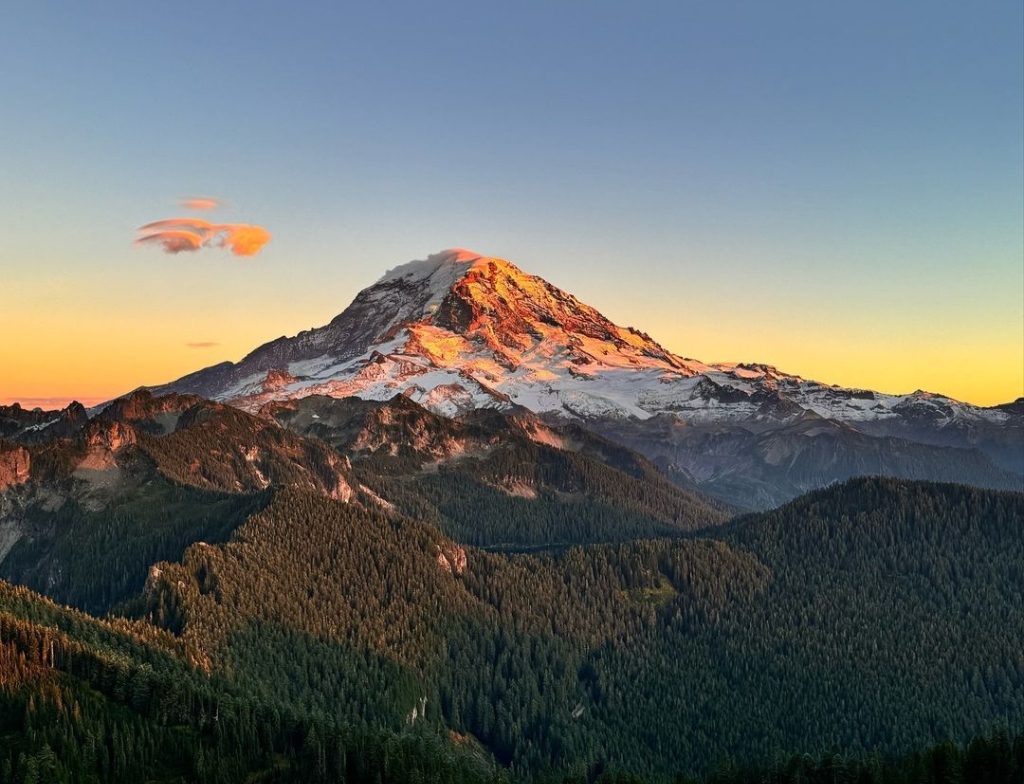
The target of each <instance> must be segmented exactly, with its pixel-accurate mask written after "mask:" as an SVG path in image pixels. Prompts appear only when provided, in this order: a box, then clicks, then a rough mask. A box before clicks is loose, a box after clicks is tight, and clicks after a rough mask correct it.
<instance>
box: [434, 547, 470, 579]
mask: <svg viewBox="0 0 1024 784" xmlns="http://www.w3.org/2000/svg"><path fill="white" fill-rule="evenodd" d="M437 565H438V566H440V567H441V568H442V569H444V570H445V571H446V572H453V573H455V574H462V573H463V572H465V571H466V551H465V550H463V549H462V548H461V547H456V546H454V545H452V546H449V547H444V548H442V547H441V546H440V545H438V547H437Z"/></svg>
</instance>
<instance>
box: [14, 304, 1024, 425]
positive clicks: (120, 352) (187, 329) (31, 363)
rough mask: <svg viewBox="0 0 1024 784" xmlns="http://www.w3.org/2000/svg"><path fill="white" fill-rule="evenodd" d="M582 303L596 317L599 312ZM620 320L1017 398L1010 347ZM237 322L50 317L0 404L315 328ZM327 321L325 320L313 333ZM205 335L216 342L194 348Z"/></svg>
mask: <svg viewBox="0 0 1024 784" xmlns="http://www.w3.org/2000/svg"><path fill="white" fill-rule="evenodd" d="M588 304H592V305H594V306H595V307H597V309H598V310H602V307H601V305H600V304H595V303H593V302H591V303H588ZM342 309H343V308H337V311H338V312H340V311H341V310H342ZM615 310H616V311H617V312H616V315H618V316H619V318H615V317H612V318H613V320H615V321H618V322H619V323H620V324H624V325H627V324H628V325H631V326H635V327H637V328H638V329H641V330H644V331H646V332H648V333H649V334H650V335H651V336H652V337H653V338H654V339H655V340H657V341H659V342H660V343H662V344H663V345H664V346H665V347H666V348H668V349H669V350H671V351H674V352H675V353H678V354H680V355H683V356H687V357H692V358H694V359H699V360H702V361H706V362H708V361H710V362H717V361H722V362H764V363H766V364H771V365H774V366H776V367H778V368H779V369H780V370H782V371H784V372H787V373H793V374H796V375H800V376H802V377H804V378H807V379H813V380H816V381H820V382H822V383H829V384H838V385H840V386H846V387H858V388H866V389H873V390H876V391H880V392H887V393H896V394H902V393H909V392H913V391H914V390H916V389H924V390H926V391H929V392H936V393H940V394H944V395H947V396H949V397H952V398H954V399H957V400H963V401H965V402H969V403H973V404H975V405H981V406H991V405H998V404H1001V403H1007V402H1011V401H1013V400H1015V399H1016V398H1018V397H1022V396H1024V356H1019V357H1017V361H1016V362H1015V361H1014V357H1015V355H1018V354H1020V353H1021V346H1020V344H1019V343H1016V342H1014V341H1013V340H1012V338H1008V339H1007V340H1006V341H1005V342H1002V343H1000V342H995V341H991V340H988V341H982V340H979V339H978V338H977V337H976V336H964V339H963V340H962V341H960V342H958V343H957V342H954V341H952V340H949V339H943V340H941V341H936V340H935V339H934V337H933V336H932V335H930V334H928V333H927V332H921V333H918V334H904V335H901V336H900V337H899V339H898V341H897V342H898V344H899V345H898V346H897V350H896V351H895V353H894V346H893V342H894V341H893V339H892V338H891V337H890V336H889V335H887V334H874V335H871V334H859V333H858V331H857V330H856V329H854V328H850V329H849V330H847V334H845V335H843V334H842V333H840V334H839V337H842V338H843V339H844V342H843V344H842V345H840V344H838V343H837V342H836V339H837V334H836V333H835V332H834V331H832V332H828V333H825V332H823V331H815V330H813V329H804V330H803V331H800V330H799V329H798V324H799V322H800V318H801V317H800V316H799V315H797V314H794V315H793V316H791V317H788V318H782V319H780V320H777V321H774V322H773V323H772V324H770V325H762V328H761V329H760V334H756V336H755V334H754V330H755V329H756V324H755V323H752V322H751V321H744V320H738V319H734V320H733V322H732V323H731V324H723V323H721V322H719V323H718V324H717V325H716V327H715V328H714V329H708V330H706V331H704V330H702V331H700V332H697V331H694V330H693V328H692V327H690V328H687V329H686V330H685V331H686V334H680V333H681V332H682V331H683V330H682V328H681V327H680V326H679V325H677V324H672V323H671V322H670V321H668V320H666V318H665V317H664V316H661V317H654V318H652V317H650V316H649V317H648V321H653V322H654V323H649V324H644V323H643V321H642V320H641V319H642V314H639V313H633V312H630V311H629V310H628V309H624V308H621V307H620V308H616V309H615ZM243 311H244V308H242V307H240V306H239V307H234V308H233V307H227V308H225V309H223V310H221V311H219V312H216V313H210V312H207V313H205V314H198V315H197V316H195V317H194V318H192V319H189V320H187V322H186V324H184V325H183V324H180V323H171V322H167V321H164V322H163V326H159V325H152V324H151V325H147V326H143V323H144V322H143V323H140V320H139V319H140V314H139V313H138V312H136V311H133V310H127V311H110V312H107V313H106V314H105V315H103V317H102V318H96V319H94V320H87V319H84V318H76V317H75V315H74V314H73V313H70V312H64V313H61V312H55V313H53V314H52V316H50V317H49V318H48V319H46V320H45V328H42V329H41V328H39V327H41V326H42V325H43V322H40V324H39V325H37V328H36V329H34V330H32V332H33V334H34V336H35V337H34V339H33V340H32V341H31V342H25V341H16V342H11V341H8V342H6V343H4V344H3V345H2V346H0V367H3V369H4V372H3V376H2V378H0V405H9V404H11V403H14V402H19V403H20V404H21V405H22V406H23V407H26V408H34V407H36V406H39V407H42V408H57V407H63V406H64V405H66V404H67V403H68V402H70V401H71V400H78V401H79V402H81V403H83V404H85V405H86V406H90V405H95V404H97V403H100V402H104V401H107V400H111V399H113V398H115V397H117V396H119V395H123V394H125V393H127V392H129V391H131V390H132V389H134V388H136V387H139V386H144V385H156V384H161V383H165V382H168V381H172V380H174V379H176V378H180V377H181V376H183V375H186V374H187V373H191V372H193V371H195V370H199V369H201V368H204V367H208V366H210V365H213V364H217V363H219V362H223V361H225V360H228V361H238V360H239V359H241V358H242V357H243V356H245V354H247V353H248V352H250V351H251V350H252V349H254V348H256V347H257V346H258V345H261V344H262V343H265V342H267V341H269V340H272V339H274V338H276V337H278V336H279V335H282V334H287V335H294V334H296V333H297V332H299V331H300V330H302V329H308V328H309V327H310V326H313V324H311V323H310V319H309V317H308V316H304V315H303V314H300V313H295V312H292V313H282V314H280V315H281V316H282V320H283V321H285V322H287V323H286V324H283V325H281V326H283V327H284V328H283V329H279V330H275V329H274V325H272V324H269V323H267V324H265V325H259V326H256V325H254V324H253V323H252V322H251V320H248V319H246V318H244V313H243ZM618 311H622V312H621V313H619V312H618ZM603 312H605V313H606V315H608V312H607V311H603ZM97 315H98V314H97ZM623 317H624V318H623ZM330 318H331V316H327V317H326V318H322V319H320V320H319V321H318V322H317V323H316V326H319V325H321V324H326V323H327V322H328V321H329V320H330ZM183 334H184V335H185V337H186V338H188V339H187V340H183V339H182V336H183ZM209 335H214V336H216V337H217V340H215V341H214V340H201V339H200V338H201V337H202V336H209ZM755 337H756V339H755ZM755 344H756V345H755ZM894 356H896V357H898V361H894Z"/></svg>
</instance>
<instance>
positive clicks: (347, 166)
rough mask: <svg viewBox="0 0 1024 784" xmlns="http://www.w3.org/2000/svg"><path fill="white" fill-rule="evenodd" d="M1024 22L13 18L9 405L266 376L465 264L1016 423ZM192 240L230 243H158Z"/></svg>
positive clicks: (389, 7)
mask: <svg viewBox="0 0 1024 784" xmlns="http://www.w3.org/2000/svg"><path fill="white" fill-rule="evenodd" d="M1022 8H1024V5H1022V3H1021V2H1020V0H1006V2H973V3H946V2H899V3H889V2H861V3H822V2H801V3H797V2H778V3H765V2H730V3H688V2H680V1H679V0H674V1H673V2H637V3H626V2H593V1H587V2H584V1H583V0H579V1H575V2H569V1H566V2H560V1H556V2H539V3H532V2H515V3H490V2H479V0H477V1H476V2H466V3H447V2H429V3H427V2H416V3H411V2H410V3H392V2H377V3H366V4H352V5H351V6H350V5H349V4H342V3H326V2H325V3H293V4H284V3H269V2H268V3H263V2H246V3H205V2H204V3H174V4H151V3H138V2H130V3H129V2H124V3H115V2H104V3H56V2H27V1H24V2H23V1H22V0H14V1H13V2H11V3H9V4H7V5H6V6H5V8H4V12H3V14H2V21H0V95H2V96H3V100H2V103H0V155H2V161H3V164H2V167H0V221H2V225H0V229H2V231H0V281H2V283H0V286H2V288H0V292H2V295H0V330H2V334H0V403H6V402H11V401H13V400H20V401H21V402H22V404H23V405H30V406H32V405H44V406H52V405H58V404H63V403H65V402H66V401H67V400H69V399H71V398H77V399H79V400H82V401H83V402H85V403H87V404H89V403H93V402H98V401H100V400H104V399H109V398H111V397H114V396H117V395H119V394H122V393H124V392H126V391H128V390H130V389H132V388H134V387H136V386H139V385H141V384H157V383H162V382H166V381H170V380H172V379H175V378H177V377H179V376H181V375H183V374H185V373H188V372H191V371H193V370H197V369H199V368H201V367H205V366H208V365H211V364H214V363H216V362H221V361H224V360H238V359H240V358H241V357H242V356H243V355H244V354H246V353H247V352H248V351H250V350H251V349H253V348H255V347H256V346H257V345H259V344H261V343H264V342H266V341H267V340H270V339H273V338H276V337H278V336H280V335H285V334H287V335H292V334H295V333H296V332H298V331H300V330H302V329H308V328H310V327H313V326H320V325H322V324H325V323H327V322H328V321H329V320H330V319H331V318H332V317H333V316H335V315H336V314H337V313H339V312H341V311H342V310H343V309H344V308H345V307H346V306H347V305H348V303H349V302H350V301H351V300H352V298H353V297H354V296H355V294H356V292H357V291H358V290H359V289H361V288H364V287H365V286H368V285H370V284H372V283H373V282H374V281H375V280H376V279H377V278H379V277H380V276H381V275H382V274H383V273H384V272H385V270H386V269H388V268H390V267H394V266H397V265H398V264H401V263H404V262H406V261H409V260H410V259H416V258H425V257H426V256H427V255H428V254H430V253H433V252H435V251H438V250H440V249H442V248H448V247H454V246H461V247H467V248H472V249H474V250H477V251H479V252H481V253H484V254H486V255H492V256H499V257H502V258H506V259H509V260H511V261H513V262H514V263H516V264H517V265H518V266H520V267H521V268H523V269H524V270H526V271H527V272H531V273H534V274H537V275H540V276H542V277H544V278H546V279H548V280H549V281H551V282H552V283H553V284H555V285H557V286H560V287H562V288H564V289H566V290H568V291H570V292H571V293H573V294H575V295H576V296H577V297H579V298H580V299H582V300H583V301H585V302H587V303H589V304H591V305H593V306H595V307H596V308H598V310H600V311H602V312H603V313H604V314H605V315H607V316H608V317H609V318H611V319H612V320H614V321H616V322H618V323H620V324H623V325H629V326H634V327H637V328H639V329H642V330H644V331H646V332H648V333H650V334H651V335H652V336H653V337H654V338H656V339H657V340H659V341H660V342H661V343H662V344H664V345H665V346H666V347H667V348H669V349H671V350H673V351H675V352H677V353H680V354H683V355H685V356H689V357H695V358H698V359H701V360H704V361H757V362H766V363H769V364H773V365H776V366H777V367H779V368H780V369H782V370H784V371H787V372H791V373H797V374H800V375H802V376H804V377H806V378H814V379H817V380H819V381H823V382H827V383H837V384H842V385H845V386H856V387H868V388H873V389H878V390H881V391H885V392H896V393H900V392H910V391H913V390H915V389H918V388H922V389H926V390H929V391H932V392H940V393H943V394H947V395H950V396H952V397H956V398H959V399H963V400H968V401H970V402H974V403H978V404H985V405H990V404H995V403H1000V402H1006V401H1008V400H1012V399H1014V398H1017V397H1019V396H1022V395H1024V45H1022V41H1024V11H1022ZM197 198H211V199H214V200H217V201H218V203H219V206H216V205H215V208H214V209H204V210H199V211H196V210H190V209H187V208H186V207H185V206H183V205H182V203H181V202H182V200H185V199H197ZM191 206H193V207H194V206H207V207H209V206H211V205H209V204H207V205H196V204H193V205H191ZM182 217H190V218H195V219H199V220H202V221H205V222H206V223H207V224H209V226H207V227H205V228H204V227H202V226H201V227H200V229H199V233H197V234H195V236H194V237H189V236H184V235H171V238H172V240H173V241H174V242H177V243H191V244H195V243H205V245H204V247H202V248H201V249H200V250H198V251H196V252H193V253H187V252H183V253H178V254H168V253H164V252H162V251H161V247H162V245H160V244H159V243H160V242H161V240H159V239H157V240H152V241H143V242H142V243H141V246H139V245H135V244H133V242H134V241H135V240H136V239H137V238H138V236H139V235H138V234H137V230H138V229H139V227H142V226H144V225H146V224H150V223H153V222H155V221H161V220H168V219H176V218H182ZM191 225H193V224H189V225H188V226H186V227H185V228H184V229H182V228H180V227H175V228H173V229H172V230H173V231H185V232H186V233H187V232H188V231H189V230H190V229H189V226H191ZM196 225H198V224H196ZM239 225H244V226H246V227H248V228H247V229H245V230H243V231H242V233H241V234H239V233H238V230H237V229H236V228H235V227H237V226H239ZM210 227H212V228H210ZM252 227H263V228H265V230H266V231H267V232H269V234H271V235H272V239H271V240H270V241H269V242H267V243H266V244H265V245H262V247H258V248H257V249H259V253H258V254H256V255H236V254H237V252H238V251H237V248H241V247H251V245H238V246H231V247H224V248H222V247H219V246H218V242H220V241H221V240H224V239H227V238H236V239H237V238H243V237H244V238H246V239H247V240H254V241H257V246H259V242H258V241H259V240H261V239H265V238H263V237H262V235H259V234H258V233H255V234H254V233H253V231H254V230H253V231H250V229H251V228H252ZM160 228H161V227H158V229H157V230H160ZM151 231H154V230H151ZM217 232H220V233H219V234H218V233H217ZM246 232H248V233H246ZM175 237H176V239H175ZM232 241H233V240H232ZM232 247H235V248H236V252H235V253H232V252H231V250H232Z"/></svg>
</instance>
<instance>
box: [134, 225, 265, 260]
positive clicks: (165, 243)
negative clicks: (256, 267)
mask: <svg viewBox="0 0 1024 784" xmlns="http://www.w3.org/2000/svg"><path fill="white" fill-rule="evenodd" d="M270 239H271V235H270V232H269V231H267V230H266V229H264V228H263V227H262V226H250V225H249V224H247V223H210V222H209V221H204V220H199V219H198V218H171V219H170V220H162V221H156V222H155V223H147V224H146V225H145V226H142V227H141V228H140V229H139V237H138V238H137V239H136V240H135V244H136V245H159V246H160V247H161V248H163V250H164V253H181V252H182V251H190V252H192V251H197V250H199V249H200V248H206V247H210V246H216V247H222V248H227V249H228V250H230V251H231V252H232V253H234V254H235V255H236V256H255V255H256V254H257V253H259V252H260V249H262V248H263V246H264V245H266V244H267V243H268V242H270Z"/></svg>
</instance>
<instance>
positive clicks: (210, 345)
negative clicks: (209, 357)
mask: <svg viewBox="0 0 1024 784" xmlns="http://www.w3.org/2000/svg"><path fill="white" fill-rule="evenodd" d="M185 345H186V346H188V347H189V348H213V347H214V346H219V345H220V343H215V342H213V341H211V340H203V341H200V342H198V343H186V344H185Z"/></svg>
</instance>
